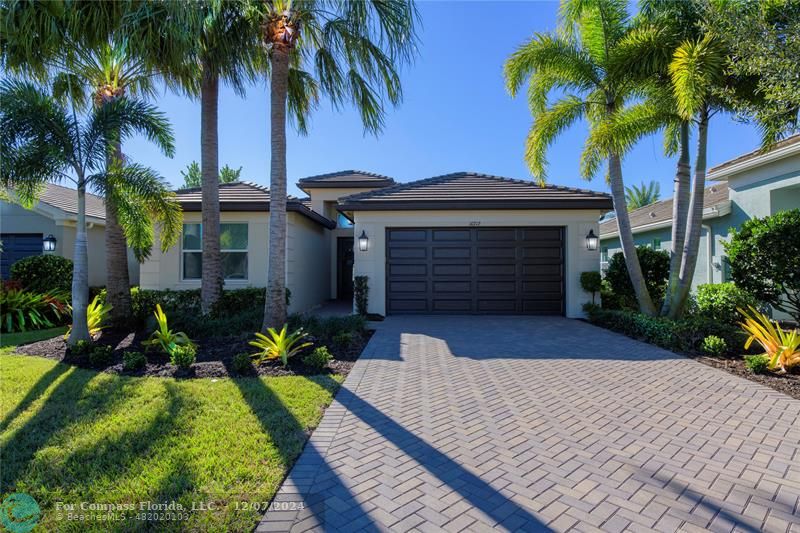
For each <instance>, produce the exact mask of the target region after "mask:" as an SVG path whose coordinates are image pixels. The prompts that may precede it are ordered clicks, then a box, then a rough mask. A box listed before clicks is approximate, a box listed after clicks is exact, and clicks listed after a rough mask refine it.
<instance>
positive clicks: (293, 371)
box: [16, 330, 374, 378]
mask: <svg viewBox="0 0 800 533" xmlns="http://www.w3.org/2000/svg"><path fill="white" fill-rule="evenodd" d="M373 333H374V331H371V330H367V331H365V332H364V334H363V335H354V336H353V340H352V342H351V343H350V344H349V345H348V346H346V347H335V346H328V349H329V350H330V352H331V354H333V357H334V359H333V360H332V361H331V362H330V363H328V366H327V367H326V368H325V369H323V370H319V369H317V368H313V367H308V366H306V365H304V364H303V362H302V355H298V356H296V357H293V358H292V359H289V364H288V365H287V366H286V367H285V368H284V367H283V365H282V364H281V362H280V361H268V362H265V363H262V364H260V365H257V366H254V370H255V372H257V373H258V375H259V376H310V375H318V374H341V375H347V374H348V373H349V372H350V370H351V369H352V368H353V365H354V364H355V361H356V359H358V357H359V356H360V355H361V352H362V351H363V349H364V346H366V344H367V342H368V341H369V339H370V337H371V336H372V334H373ZM146 339H147V335H146V334H145V333H128V332H120V331H114V330H104V331H103V332H102V333H100V335H99V336H98V337H97V339H95V343H96V344H101V345H110V346H112V347H113V348H114V359H113V361H112V364H111V365H109V366H107V367H105V368H96V367H93V366H92V365H91V364H90V363H89V360H88V357H87V356H86V355H80V356H77V355H73V354H71V353H69V351H68V350H67V344H66V342H65V341H64V339H63V337H61V336H58V337H55V338H52V339H48V340H45V341H39V342H34V343H31V344H25V345H22V346H18V347H17V349H16V353H18V354H21V355H32V356H38V357H46V358H48V359H53V360H56V361H60V362H63V363H67V364H71V365H75V366H79V367H83V368H92V369H94V370H100V371H103V372H108V373H112V374H124V375H130V376H155V377H176V378H223V377H239V376H241V374H239V373H237V372H236V370H234V368H233V357H234V356H235V355H236V354H238V353H242V352H245V353H253V352H254V351H255V348H253V347H252V346H250V345H249V344H248V342H249V341H250V340H252V336H251V335H250V334H248V335H244V336H234V337H213V338H208V339H199V340H196V341H195V343H196V344H197V361H196V362H195V363H194V364H193V365H192V366H191V367H190V368H189V369H180V368H178V367H176V366H175V365H173V364H171V363H170V362H169V356H167V355H166V354H163V353H160V352H147V351H146V350H145V347H144V346H142V344H141V342H142V341H143V340H146ZM312 340H313V339H312ZM316 345H318V343H315V346H316ZM311 349H313V347H312V348H311ZM131 351H135V352H142V353H144V354H145V356H146V357H147V366H146V367H145V368H144V369H141V370H137V371H133V372H127V371H123V369H122V354H123V352H131ZM255 372H254V373H250V374H248V375H251V376H252V375H255Z"/></svg>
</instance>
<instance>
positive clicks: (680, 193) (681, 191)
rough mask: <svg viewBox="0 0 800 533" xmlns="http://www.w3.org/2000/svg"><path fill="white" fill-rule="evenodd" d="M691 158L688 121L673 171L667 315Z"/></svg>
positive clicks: (683, 232) (678, 267)
mask: <svg viewBox="0 0 800 533" xmlns="http://www.w3.org/2000/svg"><path fill="white" fill-rule="evenodd" d="M690 165H691V160H690V155H689V122H687V121H683V123H682V124H681V138H680V156H679V157H678V169H677V171H676V173H675V187H674V193H673V197H672V198H673V199H672V250H670V259H669V280H668V282H667V290H666V292H665V294H664V302H663V304H662V306H661V314H662V315H668V314H669V309H670V305H671V304H672V297H673V295H674V293H675V290H676V286H677V284H678V277H679V276H680V272H681V259H682V254H683V244H684V241H685V240H686V224H687V218H688V217H689V199H690V185H691V179H692V176H691V167H690Z"/></svg>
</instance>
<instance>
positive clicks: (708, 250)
mask: <svg viewBox="0 0 800 533" xmlns="http://www.w3.org/2000/svg"><path fill="white" fill-rule="evenodd" d="M700 228H701V229H704V230H706V283H714V276H713V274H712V270H711V269H712V268H714V261H713V258H712V257H711V250H712V247H711V245H712V242H711V226H709V225H708V224H701V225H700Z"/></svg>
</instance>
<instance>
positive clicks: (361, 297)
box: [353, 276, 369, 316]
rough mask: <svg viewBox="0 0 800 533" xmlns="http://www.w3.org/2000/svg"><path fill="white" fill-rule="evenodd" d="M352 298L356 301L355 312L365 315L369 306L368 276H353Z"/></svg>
mask: <svg viewBox="0 0 800 533" xmlns="http://www.w3.org/2000/svg"><path fill="white" fill-rule="evenodd" d="M353 298H354V299H355V301H356V312H358V314H359V315H361V316H367V309H368V308H369V305H368V304H369V277H368V276H356V277H355V278H353Z"/></svg>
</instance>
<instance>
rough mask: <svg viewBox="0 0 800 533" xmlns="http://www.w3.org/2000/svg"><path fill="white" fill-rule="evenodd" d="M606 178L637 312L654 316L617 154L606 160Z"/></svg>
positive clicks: (654, 312) (620, 163) (654, 311)
mask: <svg viewBox="0 0 800 533" xmlns="http://www.w3.org/2000/svg"><path fill="white" fill-rule="evenodd" d="M608 178H609V181H610V182H611V197H612V199H613V200H614V212H615V213H616V214H617V230H618V232H619V241H620V243H622V254H623V256H624V257H625V266H627V267H628V275H629V276H630V278H631V283H632V284H633V290H634V292H635V293H636V300H637V301H638V302H639V310H640V311H641V312H642V313H644V314H646V315H650V316H653V315H655V314H656V308H655V306H654V305H653V300H652V299H651V298H650V293H649V292H648V291H647V285H645V282H644V275H643V274H642V267H641V265H640V264H639V256H637V255H636V245H635V244H634V242H633V231H632V230H631V221H630V218H629V217H628V205H627V201H626V200H625V185H624V184H623V183H622V162H621V161H620V158H619V155H617V154H612V155H611V156H610V157H609V158H608Z"/></svg>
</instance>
